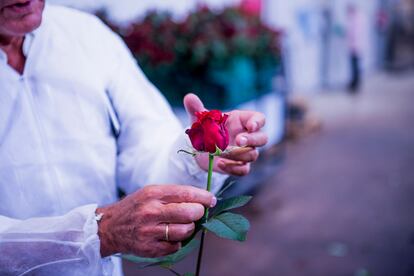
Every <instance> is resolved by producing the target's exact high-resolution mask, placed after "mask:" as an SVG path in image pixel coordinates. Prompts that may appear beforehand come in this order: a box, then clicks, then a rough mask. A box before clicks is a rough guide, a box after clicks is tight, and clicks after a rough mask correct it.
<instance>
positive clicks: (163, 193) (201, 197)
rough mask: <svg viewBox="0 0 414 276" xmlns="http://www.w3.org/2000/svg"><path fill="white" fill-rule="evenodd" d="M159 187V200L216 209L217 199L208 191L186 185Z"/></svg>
mask: <svg viewBox="0 0 414 276" xmlns="http://www.w3.org/2000/svg"><path fill="white" fill-rule="evenodd" d="M156 187H158V189H159V191H158V199H160V200H161V201H163V202H165V203H174V202H175V203H181V202H192V203H200V204H202V205H204V206H206V207H214V206H215V205H216V203H217V199H216V197H215V196H214V195H213V194H212V193H210V192H207V191H206V190H202V189H199V188H195V187H192V186H184V185H162V186H156Z"/></svg>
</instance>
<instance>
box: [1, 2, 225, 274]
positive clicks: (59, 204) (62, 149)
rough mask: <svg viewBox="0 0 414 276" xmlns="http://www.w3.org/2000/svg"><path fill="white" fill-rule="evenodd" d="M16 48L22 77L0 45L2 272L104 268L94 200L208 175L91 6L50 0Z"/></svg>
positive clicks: (160, 100) (156, 94) (154, 91)
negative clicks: (20, 48)
mask: <svg viewBox="0 0 414 276" xmlns="http://www.w3.org/2000/svg"><path fill="white" fill-rule="evenodd" d="M23 50H24V53H25V55H26V58H27V60H26V65H25V69H24V73H23V74H22V75H19V74H18V73H17V72H16V71H14V70H13V69H12V68H11V67H10V66H9V65H8V64H7V57H6V55H5V54H4V53H3V52H2V51H1V50H0V275H19V274H22V273H25V272H29V271H30V272H32V273H34V274H36V275H60V276H63V275H103V274H106V275H110V274H111V273H112V272H111V267H110V265H109V263H110V262H106V261H103V260H102V259H101V257H100V253H99V239H98V236H97V223H96V221H95V220H94V216H95V210H96V206H97V205H99V206H103V205H106V204H109V203H112V202H114V201H116V200H117V199H118V198H117V188H121V189H122V190H124V191H125V192H126V193H132V192H134V191H136V190H138V189H140V188H141V187H143V186H145V185H148V184H168V183H172V184H188V185H196V186H199V187H203V188H204V187H205V183H206V177H207V176H206V173H205V172H204V171H202V170H201V169H200V168H199V167H198V166H197V164H196V162H195V161H194V159H193V158H192V157H191V156H187V155H185V154H177V151H178V150H179V149H188V148H189V142H188V140H187V138H186V136H185V134H184V129H183V128H182V126H181V125H180V123H179V122H178V120H177V119H176V118H175V116H174V115H173V113H172V111H171V109H170V107H169V105H168V104H167V102H166V101H165V99H164V98H163V97H162V96H161V95H160V93H159V92H158V91H157V89H156V88H155V87H154V86H153V85H152V84H151V83H149V81H148V80H147V79H146V78H145V76H144V75H143V73H142V72H141V71H140V69H139V68H138V67H137V65H136V63H135V60H134V59H133V57H132V56H131V54H130V52H129V50H128V49H127V48H126V46H125V45H124V44H123V42H122V41H121V39H120V38H119V37H118V36H116V35H115V34H114V33H113V32H111V31H110V30H109V29H108V28H107V27H105V26H104V25H103V24H102V23H101V22H100V21H99V20H98V19H96V18H95V17H94V16H91V15H87V14H84V13H82V12H79V11H75V10H71V9H68V8H63V7H55V6H46V8H45V11H44V14H43V21H42V24H41V26H40V27H39V28H38V29H37V30H35V31H34V32H33V33H32V34H28V35H26V38H25V41H24V47H23ZM215 180H216V181H215V183H216V185H215V187H214V190H215V191H217V190H218V189H219V188H220V186H221V183H222V181H223V180H224V178H223V176H221V175H216V179H215Z"/></svg>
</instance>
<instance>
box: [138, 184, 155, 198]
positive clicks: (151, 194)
mask: <svg viewBox="0 0 414 276" xmlns="http://www.w3.org/2000/svg"><path fill="white" fill-rule="evenodd" d="M141 191H142V192H143V194H144V195H145V197H146V198H156V197H157V195H158V194H159V186H158V185H151V186H146V187H144V188H143V189H142V190H141Z"/></svg>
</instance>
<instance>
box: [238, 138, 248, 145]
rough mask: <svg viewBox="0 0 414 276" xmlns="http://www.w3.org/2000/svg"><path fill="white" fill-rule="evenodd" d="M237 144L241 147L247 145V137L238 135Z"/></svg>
mask: <svg viewBox="0 0 414 276" xmlns="http://www.w3.org/2000/svg"><path fill="white" fill-rule="evenodd" d="M239 146H241V147H245V146H247V137H245V136H242V137H240V139H239Z"/></svg>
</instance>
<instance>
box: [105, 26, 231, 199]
mask: <svg viewBox="0 0 414 276" xmlns="http://www.w3.org/2000/svg"><path fill="white" fill-rule="evenodd" d="M108 36H109V38H108V40H109V41H108V44H107V45H111V49H109V50H108V51H110V52H111V53H112V54H113V55H114V59H113V64H115V66H112V68H113V69H114V70H113V72H112V78H111V80H112V81H111V83H110V85H109V89H108V96H109V98H110V101H111V104H112V106H113V107H114V110H115V113H116V117H117V119H118V121H119V134H118V138H117V146H118V159H117V183H118V185H119V187H121V188H122V189H123V190H124V191H125V192H127V193H131V192H134V191H135V190H137V189H139V188H141V187H143V186H145V185H148V184H184V185H193V186H197V187H200V188H205V185H206V181H207V173H206V172H205V171H204V170H202V169H200V167H199V166H198V165H197V162H196V161H195V160H194V158H193V157H192V156H190V155H186V154H178V153H177V152H178V150H180V149H187V150H188V149H190V148H191V147H190V145H191V144H190V141H189V139H188V138H187V137H186V135H185V133H184V129H183V127H182V125H181V124H180V122H179V121H178V120H177V118H176V117H175V115H174V114H173V112H172V110H171V107H170V106H169V104H168V103H167V101H166V100H165V98H164V97H163V96H162V95H161V94H160V92H159V91H158V90H157V88H156V87H155V86H154V85H152V84H151V83H150V82H149V81H148V79H147V78H146V77H145V75H144V74H143V72H142V71H141V69H140V68H139V67H138V66H137V63H136V61H135V59H134V58H133V56H132V55H131V53H130V51H129V50H128V48H127V47H126V46H125V44H124V43H123V42H122V41H121V39H120V38H119V37H118V36H116V35H115V34H113V33H110V34H108ZM225 178H227V176H225V175H220V174H217V173H215V174H214V176H213V186H212V190H213V192H217V191H218V190H219V189H220V188H221V186H222V184H223V182H224V180H225Z"/></svg>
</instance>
